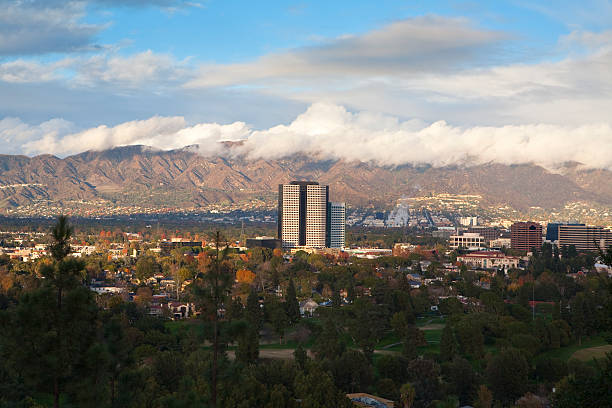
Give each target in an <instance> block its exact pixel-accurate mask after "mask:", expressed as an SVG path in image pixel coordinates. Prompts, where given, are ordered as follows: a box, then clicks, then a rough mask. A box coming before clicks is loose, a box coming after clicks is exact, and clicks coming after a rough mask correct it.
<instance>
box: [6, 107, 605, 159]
mask: <svg viewBox="0 0 612 408" xmlns="http://www.w3.org/2000/svg"><path fill="white" fill-rule="evenodd" d="M11 126H13V129H12V130H11ZM3 128H4V130H3ZM70 129H71V126H70V124H67V123H66V122H65V121H58V122H52V121H49V122H45V123H44V124H42V125H39V126H29V125H25V124H23V123H22V122H20V121H17V120H15V119H8V120H7V119H4V120H3V121H0V138H2V137H3V135H12V137H13V140H14V139H15V135H17V134H22V133H26V134H28V135H29V136H28V137H27V140H28V141H27V142H26V143H24V144H23V146H22V148H23V150H24V151H26V152H28V153H29V154H36V153H54V154H58V155H67V154H72V153H78V152H81V151H85V150H102V149H107V148H110V147H114V146H120V145H134V144H143V145H148V146H152V147H154V148H158V149H162V150H168V149H176V148H181V147H184V146H186V145H194V144H198V145H199V153H200V154H202V155H204V156H217V155H221V156H226V157H242V158H244V159H247V160H256V159H260V158H263V159H278V158H284V157H290V156H291V155H294V154H307V155H312V156H316V157H318V158H321V159H341V160H347V161H363V162H374V163H376V164H379V165H385V166H400V165H406V164H412V165H423V164H427V165H433V166H435V167H443V166H448V165H465V166H470V165H477V164H485V163H490V162H494V163H501V164H527V163H535V164H538V165H541V166H543V167H546V168H548V169H556V168H558V167H559V166H561V165H563V164H564V163H567V162H578V163H582V164H583V165H584V166H585V167H587V168H599V169H608V170H612V155H610V152H612V125H611V124H610V123H594V124H585V125H580V126H560V125H550V124H534V125H522V126H510V125H509V126H501V127H490V126H489V127H485V126H476V127H470V128H462V127H456V126H452V125H449V124H448V123H446V122H444V121H438V122H435V123H431V124H423V123H422V122H420V121H418V120H413V121H401V120H399V119H398V118H396V117H392V116H388V115H383V114H378V113H373V112H366V111H364V112H357V113H352V112H349V111H347V110H346V109H345V108H344V107H342V106H338V105H333V104H327V103H317V104H313V105H312V106H311V107H310V108H308V110H306V112H304V113H302V114H301V115H299V116H298V117H297V118H295V120H293V121H292V122H291V123H289V124H287V125H277V126H273V127H270V128H268V129H262V130H254V129H252V128H250V127H249V126H247V125H246V124H245V123H243V122H234V123H231V124H226V125H223V124H217V123H200V124H195V125H190V124H188V123H187V122H186V120H185V119H184V118H182V117H152V118H150V119H147V120H142V121H131V122H125V123H122V124H119V125H117V126H113V127H108V126H98V127H95V128H91V129H87V130H84V131H81V132H70ZM4 137H5V139H6V136H4ZM227 140H233V141H242V143H241V144H239V145H237V146H234V147H232V148H228V147H226V146H225V145H224V144H222V143H220V142H222V141H227Z"/></svg>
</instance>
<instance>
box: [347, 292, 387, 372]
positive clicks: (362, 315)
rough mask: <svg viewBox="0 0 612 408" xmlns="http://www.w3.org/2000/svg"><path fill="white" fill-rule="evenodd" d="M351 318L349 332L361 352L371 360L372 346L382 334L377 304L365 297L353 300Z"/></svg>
mask: <svg viewBox="0 0 612 408" xmlns="http://www.w3.org/2000/svg"><path fill="white" fill-rule="evenodd" d="M351 314H352V318H351V319H350V321H349V332H350V334H351V337H352V338H353V340H354V341H355V343H356V344H357V345H358V346H359V347H360V348H361V349H362V350H363V354H365V356H366V357H367V358H368V360H370V361H371V360H372V354H373V353H374V347H375V346H376V344H377V343H378V342H379V341H380V338H381V336H382V334H383V327H382V324H383V321H384V320H383V319H382V318H381V313H380V310H379V308H378V307H377V305H375V304H374V303H372V302H371V301H370V300H369V299H367V298H365V297H360V298H357V299H356V300H355V303H354V304H353V305H352V306H351Z"/></svg>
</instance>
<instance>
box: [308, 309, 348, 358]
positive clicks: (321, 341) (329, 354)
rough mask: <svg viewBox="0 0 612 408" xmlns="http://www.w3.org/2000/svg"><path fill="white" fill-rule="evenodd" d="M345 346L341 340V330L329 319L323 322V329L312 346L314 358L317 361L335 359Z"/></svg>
mask: <svg viewBox="0 0 612 408" xmlns="http://www.w3.org/2000/svg"><path fill="white" fill-rule="evenodd" d="M345 349H346V345H345V343H344V341H343V340H342V330H341V328H340V327H339V326H338V325H336V322H335V321H334V319H332V318H331V317H327V318H325V319H324V320H323V329H322V330H321V332H320V333H319V335H318V336H317V340H316V342H315V344H314V346H313V351H314V353H315V356H316V357H317V359H319V360H323V359H335V358H337V357H338V356H340V355H342V353H343V352H344V350H345Z"/></svg>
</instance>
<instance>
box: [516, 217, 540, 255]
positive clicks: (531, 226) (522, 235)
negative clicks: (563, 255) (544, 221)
mask: <svg viewBox="0 0 612 408" xmlns="http://www.w3.org/2000/svg"><path fill="white" fill-rule="evenodd" d="M510 247H511V248H512V249H516V250H518V251H523V252H532V251H534V250H535V251H539V250H540V248H541V247H542V225H540V224H538V223H537V222H531V221H529V222H515V223H514V224H512V226H511V227H510Z"/></svg>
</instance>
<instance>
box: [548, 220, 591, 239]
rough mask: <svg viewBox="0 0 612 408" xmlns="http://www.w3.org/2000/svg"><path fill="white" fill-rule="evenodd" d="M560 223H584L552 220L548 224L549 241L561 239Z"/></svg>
mask: <svg viewBox="0 0 612 408" xmlns="http://www.w3.org/2000/svg"><path fill="white" fill-rule="evenodd" d="M560 225H580V226H584V224H576V223H574V224H572V223H568V222H551V223H548V225H547V226H546V240H547V241H549V242H557V241H558V240H559V226H560Z"/></svg>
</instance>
